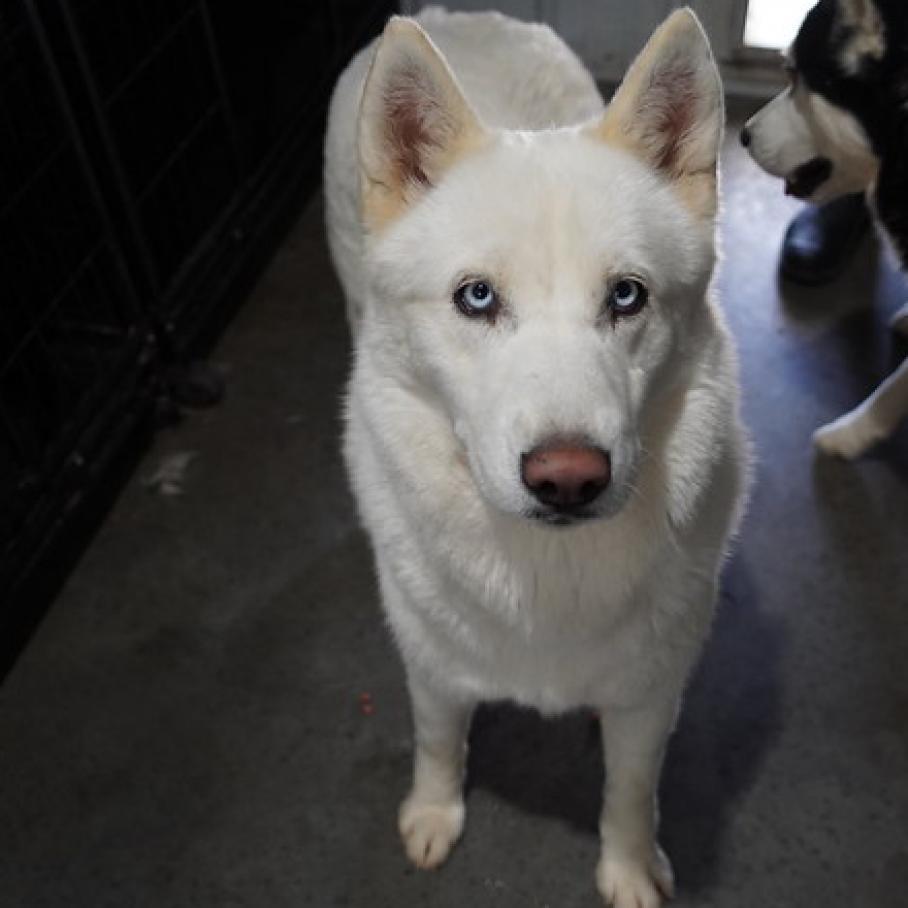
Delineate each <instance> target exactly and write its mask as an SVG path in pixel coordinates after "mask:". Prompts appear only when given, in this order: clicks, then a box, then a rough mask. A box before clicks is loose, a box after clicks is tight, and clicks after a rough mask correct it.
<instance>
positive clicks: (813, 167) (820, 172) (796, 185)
mask: <svg viewBox="0 0 908 908" xmlns="http://www.w3.org/2000/svg"><path fill="white" fill-rule="evenodd" d="M831 176H832V161H830V160H829V158H823V157H818V158H811V159H810V160H809V161H807V162H806V163H805V164H800V165H799V166H798V167H795V169H794V170H793V171H792V172H791V173H790V174H788V176H787V177H786V178H785V195H791V196H794V197H795V198H796V199H806V198H808V197H810V196H811V195H813V194H814V193H815V192H816V191H817V189H819V188H820V186H822V185H823V183H825V182H826V181H827V180H828V179H829V178H830V177H831Z"/></svg>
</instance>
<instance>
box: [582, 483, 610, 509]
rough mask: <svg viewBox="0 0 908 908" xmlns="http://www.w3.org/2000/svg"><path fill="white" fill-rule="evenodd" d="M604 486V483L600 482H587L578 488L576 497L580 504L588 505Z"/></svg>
mask: <svg viewBox="0 0 908 908" xmlns="http://www.w3.org/2000/svg"><path fill="white" fill-rule="evenodd" d="M605 486H606V483H604V482H602V481H596V480H587V481H586V482H585V483H584V484H583V485H582V486H580V494H579V495H578V498H579V499H580V504H589V503H590V502H591V501H595V500H596V499H597V498H598V497H599V494H600V493H601V492H602V490H603V489H604V488H605Z"/></svg>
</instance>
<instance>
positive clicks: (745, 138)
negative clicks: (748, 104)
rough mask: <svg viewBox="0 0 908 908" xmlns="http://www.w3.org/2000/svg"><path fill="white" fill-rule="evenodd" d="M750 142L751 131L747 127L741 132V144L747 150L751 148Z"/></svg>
mask: <svg viewBox="0 0 908 908" xmlns="http://www.w3.org/2000/svg"><path fill="white" fill-rule="evenodd" d="M750 140H751V135H750V130H749V129H748V128H747V127H746V126H745V127H744V129H742V130H741V144H742V145H743V146H744V147H745V148H748V147H749V146H750Z"/></svg>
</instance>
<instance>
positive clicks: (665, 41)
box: [359, 11, 723, 524]
mask: <svg viewBox="0 0 908 908" xmlns="http://www.w3.org/2000/svg"><path fill="white" fill-rule="evenodd" d="M499 72H500V68H499ZM722 122H723V109H722V98H721V87H720V83H719V78H718V73H717V70H716V67H715V64H714V62H713V59H712V56H711V53H710V50H709V46H708V43H707V40H706V36H705V35H704V33H703V31H702V29H701V27H700V25H699V23H698V22H697V21H696V19H695V18H694V16H693V15H692V14H691V13H689V12H687V11H684V12H678V13H675V14H674V15H673V16H671V17H670V18H669V19H668V20H667V21H666V23H665V24H664V25H663V26H662V27H661V28H660V29H659V30H658V31H657V32H656V34H655V35H654V36H653V37H652V39H651V40H650V42H649V44H648V45H647V47H646V48H645V49H644V51H643V52H642V54H641V55H640V57H639V58H638V59H637V60H636V62H635V63H634V64H633V66H632V68H631V69H630V71H629V72H628V74H627V77H626V79H625V81H624V83H623V85H622V86H621V87H620V89H619V90H618V92H617V94H616V96H615V98H614V100H613V102H612V104H611V105H610V107H609V108H608V110H607V111H606V112H605V114H604V115H603V116H602V117H601V118H599V119H598V120H596V121H594V122H591V123H587V124H583V125H579V126H576V127H571V128H563V129H552V130H550V131H543V132H513V131H502V130H494V129H490V128H488V127H486V126H485V125H484V124H482V123H481V122H480V120H479V118H478V116H477V115H476V113H475V112H474V111H473V110H472V108H471V107H470V105H469V103H468V102H467V100H466V98H465V97H464V95H463V93H462V92H461V90H460V88H459V86H458V84H457V81H456V79H455V78H454V76H453V74H452V73H451V71H450V70H449V68H448V66H447V64H446V62H445V61H444V59H443V58H442V57H441V55H440V53H439V52H438V51H437V49H436V48H435V47H434V46H433V44H432V43H431V42H430V40H429V39H428V38H427V36H426V35H425V34H424V33H423V32H422V31H421V30H420V29H419V27H418V26H417V25H416V24H415V23H413V22H411V21H409V20H403V19H396V20H392V22H391V23H390V24H389V26H388V27H387V29H386V31H385V34H384V36H383V38H382V41H381V43H380V46H379V48H378V50H377V53H376V56H375V59H374V62H373V65H372V68H371V71H370V74H369V77H368V79H367V82H366V86H365V89H364V94H363V101H362V107H361V114H360V125H359V156H360V165H361V179H362V193H363V216H364V221H365V223H366V226H367V232H368V235H369V236H368V255H369V259H370V265H371V272H372V276H373V293H372V299H371V300H370V301H369V304H368V305H367V311H366V314H365V322H364V325H363V331H362V334H361V335H360V342H361V343H363V344H368V346H369V349H370V351H373V352H370V355H373V356H385V358H386V359H385V367H386V368H391V369H394V370H396V371H397V373H398V375H399V376H400V377H401V380H402V381H404V382H405V383H406V384H407V385H408V386H409V387H411V388H413V389H414V391H415V393H417V394H418V395H419V396H420V398H421V399H422V400H429V401H430V402H431V405H432V406H433V407H434V408H435V409H436V410H438V411H439V412H442V413H443V414H444V417H445V420H446V422H447V424H448V425H449V426H450V428H451V431H452V433H453V436H454V437H455V438H456V439H458V441H459V443H460V445H461V446H462V451H463V454H464V455H465V460H466V462H467V463H468V465H469V469H470V472H471V474H472V477H473V480H474V482H475V484H476V486H477V487H478V489H479V491H480V493H481V494H482V495H483V496H484V498H485V499H486V500H487V501H488V502H490V503H491V504H493V505H494V506H496V507H497V508H499V509H500V510H502V511H505V512H507V513H510V514H514V515H521V516H525V517H532V518H538V519H541V520H543V521H546V522H549V523H553V524H564V523H573V522H575V521H580V520H583V519H587V518H593V517H602V516H608V515H611V514H614V513H616V512H617V511H618V510H620V508H621V507H622V506H623V504H624V503H625V501H626V500H627V499H628V497H629V496H630V494H631V492H632V490H633V487H634V486H633V483H634V476H635V474H636V472H637V468H638V465H639V463H640V460H641V457H642V456H645V453H646V452H645V451H644V447H645V446H646V445H647V442H648V441H649V436H648V434H647V433H648V431H649V426H648V421H651V412H652V410H653V408H656V407H659V406H660V405H661V404H660V401H662V402H664V401H665V400H667V399H670V398H671V397H672V395H677V394H678V393H679V392H680V391H681V390H683V388H684V383H685V381H686V380H687V377H688V376H687V372H689V368H688V364H689V362H690V361H691V360H692V359H693V358H694V357H696V355H697V345H698V338H699V337H700V336H701V333H702V328H703V326H704V325H705V324H706V322H707V319H708V318H709V315H708V304H707V302H706V295H707V287H708V283H709V281H710V278H711V274H712V270H713V265H714V261H715V250H714V232H715V230H714V228H715V214H716V205H717V199H716V166H717V154H718V147H719V142H720V136H721V130H722Z"/></svg>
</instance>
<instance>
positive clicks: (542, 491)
mask: <svg viewBox="0 0 908 908" xmlns="http://www.w3.org/2000/svg"><path fill="white" fill-rule="evenodd" d="M533 494H534V495H535V496H536V497H537V498H538V499H539V500H540V501H543V502H545V503H546V504H555V503H556V502H557V501H558V486H556V485H555V483H554V482H541V483H540V484H539V485H538V486H536V488H534V489H533Z"/></svg>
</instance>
